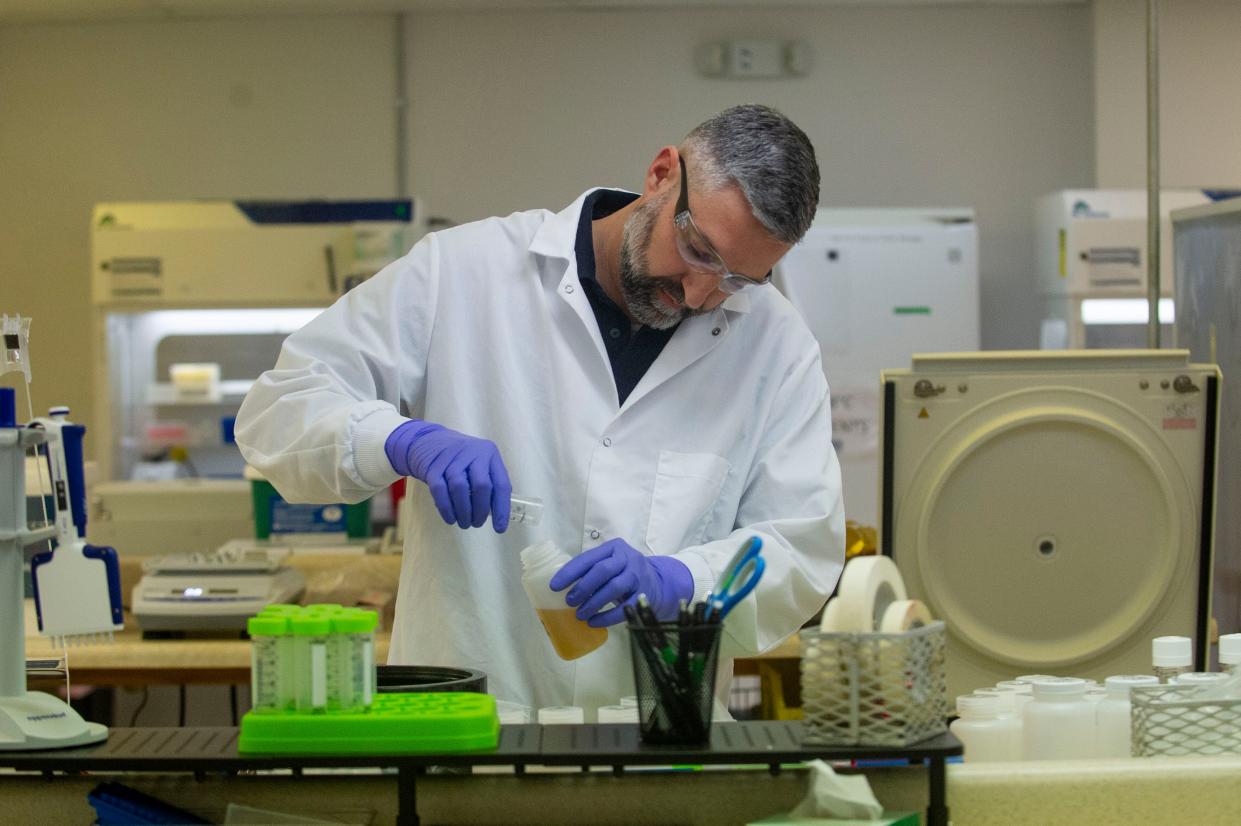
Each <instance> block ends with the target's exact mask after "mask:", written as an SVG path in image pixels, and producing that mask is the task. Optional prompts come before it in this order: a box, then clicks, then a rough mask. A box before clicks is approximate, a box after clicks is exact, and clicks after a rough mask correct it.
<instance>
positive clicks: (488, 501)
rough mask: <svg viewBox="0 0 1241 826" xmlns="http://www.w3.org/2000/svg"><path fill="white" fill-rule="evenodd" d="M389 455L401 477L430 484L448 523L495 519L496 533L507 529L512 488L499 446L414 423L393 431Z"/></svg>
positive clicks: (462, 524) (387, 449)
mask: <svg viewBox="0 0 1241 826" xmlns="http://www.w3.org/2000/svg"><path fill="white" fill-rule="evenodd" d="M384 452H386V453H387V454H388V461H389V462H391V463H392V468H393V469H394V470H395V471H396V472H397V473H399V474H401V475H402V476H413V477H414V478H415V479H420V480H422V481H423V482H426V484H427V487H428V488H430V490H431V498H432V499H434V500H435V507H436V508H437V509H438V510H439V512H440V516H442V517H443V518H444V521H445V522H447V523H448V524H450V525H452V524H454V523H455V524H456V525H458V526H460V527H462V528H469V527H471V526H473V527H475V528H477V527H480V526H481V525H482V524H483V523H484V522H486V521H487V517H488V515H490V516H491V525H492V527H493V528H495V531H496V533H504V531H505V529H507V528H508V517H509V501H510V499H511V498H512V496H513V486H512V484H511V483H510V482H509V479H508V471H507V470H506V469H505V467H504V461H503V460H502V459H501V458H500V449H499V448H498V447H496V446H495V443H494V442H489V441H487V440H486V439H476V438H474V437H473V436H467V435H465V434H464V433H458V432H457V431H455V430H451V429H449V428H447V427H444V426H443V425H438V424H432V423H431V422H424V421H420V420H417V419H413V420H411V421H408V422H405V423H404V424H402V425H401V426H400V427H398V428H397V429H396V430H394V431H392V433H391V434H390V435H389V436H388V440H387V441H386V442H385V443H384Z"/></svg>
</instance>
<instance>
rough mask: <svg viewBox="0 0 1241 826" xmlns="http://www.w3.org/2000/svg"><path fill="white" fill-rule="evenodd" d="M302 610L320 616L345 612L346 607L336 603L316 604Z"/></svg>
mask: <svg viewBox="0 0 1241 826" xmlns="http://www.w3.org/2000/svg"><path fill="white" fill-rule="evenodd" d="M302 610H303V611H310V612H313V613H320V614H336V613H339V612H341V611H343V610H344V607H343V606H341V605H338V604H337V603H335V602H315V603H311V604H310V605H306V606H303V608H302Z"/></svg>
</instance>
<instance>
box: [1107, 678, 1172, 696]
mask: <svg viewBox="0 0 1241 826" xmlns="http://www.w3.org/2000/svg"><path fill="white" fill-rule="evenodd" d="M1143 685H1159V678H1158V677H1156V676H1154V675H1152V674H1117V675H1116V676H1115V677H1108V678H1107V679H1106V680H1104V681H1103V687H1104V688H1106V689H1107V691H1108V693H1109V694H1114V695H1118V696H1124V697H1128V696H1129V689H1131V688H1133V687H1134V686H1143Z"/></svg>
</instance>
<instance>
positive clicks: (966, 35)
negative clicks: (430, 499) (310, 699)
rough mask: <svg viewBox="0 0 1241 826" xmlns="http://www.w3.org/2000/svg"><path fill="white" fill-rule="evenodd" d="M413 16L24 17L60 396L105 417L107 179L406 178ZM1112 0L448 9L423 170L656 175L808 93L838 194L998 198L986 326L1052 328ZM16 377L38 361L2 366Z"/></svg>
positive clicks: (23, 216)
mask: <svg viewBox="0 0 1241 826" xmlns="http://www.w3.org/2000/svg"><path fill="white" fill-rule="evenodd" d="M394 24H395V20H394V18H392V17H388V16H319V17H315V16H308V17H279V18H231V19H226V20H218V21H148V22H116V23H94V24H63V25H20V26H7V27H0V107H2V108H0V183H2V184H3V186H4V194H5V197H4V198H0V309H3V310H5V311H8V312H13V311H17V312H21V313H23V314H29V315H32V316H33V317H34V319H35V327H34V334H35V335H34V366H35V371H36V376H35V406H36V409H41V408H46V406H47V405H48V404H50V403H53V402H66V403H68V404H70V405H72V406H73V407H74V408H75V410H76V412H75V417H77V418H79V420H81V421H91V419H92V417H91V413H92V410H91V399H90V382H89V372H88V354H89V352H90V348H91V347H92V346H93V341H92V339H91V337H90V332H89V329H90V325H89V321H90V313H89V304H88V292H87V277H88V271H89V270H88V267H89V262H88V250H89V236H88V226H87V224H88V220H89V215H90V208H91V205H92V204H93V203H95V202H97V201H102V200H127V199H155V198H196V197H286V198H287V197H311V196H320V197H348V196H381V197H382V196H391V195H393V194H395V193H394V187H395V185H396V184H395V172H394V169H395V164H396V151H395V139H394V120H393V118H394V114H393V113H394V109H393V91H394V72H393V66H394V59H395V33H394ZM1090 28H1091V12H1090V10H1089V8H1088V7H1087V6H1082V5H1070V6H1054V5H1053V6H1031V7H1023V6H991V7H953V6H949V7H934V8H913V7H888V6H875V7H864V8H862V7H850V6H826V7H823V8H818V9H806V8H802V9H795V10H788V9H784V10H778V9H777V10H769V11H755V10H748V11H738V10H719V9H716V10H706V9H699V10H682V11H668V10H663V11H650V10H643V9H634V10H626V11H611V12H592V11H564V12H557V11H525V12H476V13H449V12H438V13H432V12H421V13H414V14H411V15H409V16H408V18H407V23H406V32H407V37H406V45H407V52H408V56H407V64H408V71H407V76H408V78H409V81H408V83H409V91H410V119H409V141H408V147H407V148H408V151H409V164H408V167H407V169H408V172H409V179H410V189H411V191H413V192H415V193H417V194H418V195H420V196H423V197H425V198H426V199H427V203H428V204H429V205H430V206H431V211H432V212H433V213H435V214H442V215H447V216H449V217H451V218H454V219H456V220H468V219H472V218H477V217H481V216H484V215H490V214H496V213H505V212H508V211H511V210H515V209H525V208H530V207H535V206H542V207H551V208H559V207H561V206H563V205H564V204H565V203H567V202H568V201H569V200H570V199H572V198H573V197H574V196H575V195H576V194H578V193H579V192H580V191H581V190H583V189H585V188H586V187H588V186H592V185H597V184H608V185H615V186H625V187H631V188H633V187H637V186H639V183H640V180H641V174H642V172H643V170H644V169H645V166H646V164H647V163H648V161H649V160H650V158H651V157H652V156H653V154H654V152H655V150H656V149H657V148H658V147H659V146H661V145H663V144H664V143H667V142H672V141H675V140H676V139H678V138H679V137H680V136H681V135H682V134H684V132H685V131H687V130H688V129H689V128H691V127H692V126H693V125H695V124H696V123H697V122H698V121H699V120H701V119H702V118H704V117H706V116H708V115H710V114H711V113H713V112H716V111H718V110H719V109H721V108H724V107H726V106H728V105H730V104H732V103H736V102H741V101H747V100H757V101H761V102H765V103H769V104H773V105H775V106H777V107H779V108H781V109H783V110H784V111H786V112H787V113H788V114H789V115H791V116H792V117H793V118H794V119H795V120H797V121H798V122H799V123H800V124H801V125H802V126H803V127H804V128H805V129H806V130H807V132H809V134H810V136H811V138H812V139H813V140H814V141H815V143H816V145H817V146H818V148H819V152H820V156H821V166H822V169H823V183H824V187H823V203H824V205H827V206H972V207H974V208H975V209H977V211H978V215H979V227H980V234H981V259H980V260H981V270H982V280H983V283H982V313H983V343H984V345H985V346H987V347H991V348H996V347H1024V346H1030V345H1033V344H1034V342H1035V335H1036V316H1035V312H1036V303H1035V302H1034V300H1033V298H1034V287H1033V276H1032V273H1031V267H1032V245H1033V240H1032V229H1031V224H1030V212H1031V205H1032V203H1033V200H1034V199H1035V198H1036V197H1037V196H1038V195H1040V194H1042V193H1044V192H1046V191H1049V190H1052V189H1057V188H1061V187H1067V186H1085V185H1089V184H1090V183H1091V182H1092V180H1093V177H1094V169H1093V164H1094V140H1093V129H1094V109H1093V103H1092V93H1093V89H1094V86H1093V83H1092V81H1091V71H1092V62H1091V44H1092V36H1091V32H1090ZM736 36H759V37H779V38H790V37H797V38H801V39H803V40H805V41H806V42H807V43H809V45H810V46H811V48H812V50H813V53H814V64H813V65H814V68H813V70H812V72H811V73H810V75H809V76H807V77H804V78H797V79H787V80H777V81H752V82H737V81H725V80H710V79H706V78H703V77H701V76H699V75H698V74H697V73H696V72H695V70H694V67H693V62H692V53H693V48H694V46H695V45H697V44H698V43H700V42H702V41H704V40H709V39H714V38H721V37H736ZM0 382H6V383H12V377H11V376H9V377H4V378H0Z"/></svg>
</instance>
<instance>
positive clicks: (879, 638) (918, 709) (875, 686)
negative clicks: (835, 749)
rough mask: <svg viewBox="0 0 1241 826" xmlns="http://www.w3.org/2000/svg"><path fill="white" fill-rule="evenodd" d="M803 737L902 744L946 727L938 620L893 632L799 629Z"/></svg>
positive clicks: (842, 743) (819, 740) (829, 741)
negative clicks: (866, 632)
mask: <svg viewBox="0 0 1241 826" xmlns="http://www.w3.org/2000/svg"><path fill="white" fill-rule="evenodd" d="M801 650H802V659H801V689H802V708H803V715H804V717H803V719H804V721H805V733H806V734H805V741H806V742H807V743H813V744H816V745H827V746H908V745H912V744H913V743H917V742H920V741H922V740H925V739H927V738H928V737H934V736H935V735H937V734H943V733H944V732H945V731H947V730H948V727H947V724H946V720H947V718H948V697H947V691H946V689H945V683H944V623H943V622H932V623H930V624H929V625H925V626H923V627H921V628H915V629H913V630H912V631H906V632H904V633H900V634H839V633H824V632H821V631H802V633H801Z"/></svg>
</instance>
